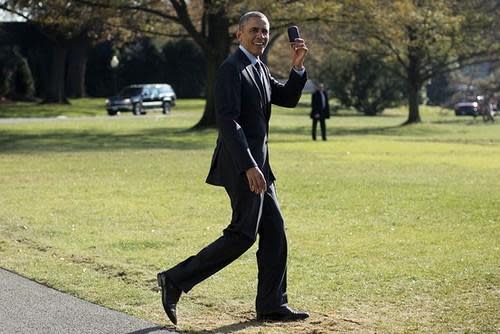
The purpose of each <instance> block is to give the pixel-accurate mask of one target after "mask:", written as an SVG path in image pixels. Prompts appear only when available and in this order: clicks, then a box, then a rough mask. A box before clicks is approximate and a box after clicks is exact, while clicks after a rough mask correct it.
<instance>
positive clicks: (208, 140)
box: [0, 128, 215, 153]
mask: <svg viewBox="0 0 500 334" xmlns="http://www.w3.org/2000/svg"><path fill="white" fill-rule="evenodd" d="M214 144H215V138H214V130H210V129H208V130H200V131H187V130H185V129H183V128H182V129H181V128H179V129H175V128H174V129H172V128H168V129H163V128H155V129H146V130H141V131H137V132H127V133H117V132H107V131H102V130H97V129H92V130H90V129H89V130H80V129H74V130H73V129H63V130H50V131H43V132H33V131H30V132H27V131H23V132H18V131H11V130H1V129H0V152H1V153H7V152H9V153H31V152H33V151H36V152H75V151H114V150H129V149H130V150H141V149H144V150H147V149H173V150H201V149H206V148H210V147H213V146H214Z"/></svg>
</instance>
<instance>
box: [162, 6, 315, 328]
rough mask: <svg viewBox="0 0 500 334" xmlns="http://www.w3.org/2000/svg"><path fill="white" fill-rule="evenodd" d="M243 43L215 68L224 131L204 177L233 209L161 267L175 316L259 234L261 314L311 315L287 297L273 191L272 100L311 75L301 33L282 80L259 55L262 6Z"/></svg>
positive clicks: (283, 244)
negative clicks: (216, 232) (221, 226)
mask: <svg viewBox="0 0 500 334" xmlns="http://www.w3.org/2000/svg"><path fill="white" fill-rule="evenodd" d="M237 37H238V40H239V42H240V46H239V48H238V49H237V50H236V52H234V53H233V54H232V55H231V56H229V57H228V58H227V59H226V60H225V61H224V62H223V64H222V65H221V66H220V68H219V70H218V72H217V79H216V87H215V108H216V119H217V127H218V129H219V136H218V138H217V145H216V147H215V151H214V155H213V158H212V164H211V167H210V172H209V174H208V177H207V183H209V184H213V185H217V186H223V187H224V188H225V190H226V192H227V194H228V195H229V198H230V201H231V208H232V210H233V214H232V219H231V223H230V224H229V226H227V228H226V229H225V230H224V232H223V235H222V236H221V237H220V238H219V239H217V240H215V241H214V242H213V243H211V244H210V245H208V246H207V247H205V248H204V249H202V250H201V251H200V252H199V253H198V254H197V255H195V256H191V257H189V258H188V259H186V260H185V261H183V262H181V263H179V264H178V265H176V266H174V267H173V268H171V269H169V270H166V271H163V272H160V273H159V274H158V284H159V286H160V287H161V290H162V302H163V307H164V309H165V312H166V313H167V315H168V317H169V318H170V320H171V321H172V322H173V323H174V324H176V323H177V315H176V304H177V302H178V300H179V298H180V296H181V294H182V292H185V293H187V292H188V291H189V290H191V288H193V287H194V286H195V285H196V284H198V283H200V282H201V281H203V280H204V279H206V278H207V277H209V276H211V275H212V274H214V273H216V272H217V271H219V270H221V269H222V268H224V267H225V266H226V265H228V264H229V263H231V262H232V261H234V260H235V259H237V258H238V257H239V256H240V255H242V254H243V253H244V252H245V251H246V250H247V249H249V248H250V247H251V246H252V244H253V243H254V242H255V241H256V239H257V235H259V250H258V252H257V264H258V270H259V274H258V287H257V298H256V310H257V319H259V320H268V321H290V320H300V319H305V318H307V317H308V316H309V315H308V314H307V313H305V312H298V311H295V310H293V309H292V308H290V307H289V306H288V304H287V302H288V301H287V294H286V267H287V266H286V259H287V241H286V236H285V228H284V221H283V217H282V215H281V211H280V208H279V205H278V201H277V198H276V192H275V188H274V180H275V178H274V175H273V173H272V171H271V166H270V164H269V153H268V147H267V141H268V129H269V118H270V116H271V104H277V105H280V106H284V107H295V106H296V105H297V103H298V101H299V99H300V96H301V92H302V88H303V87H304V84H305V82H306V79H307V76H306V73H305V68H304V58H305V55H306V53H307V47H306V45H305V43H304V40H302V39H299V38H298V39H296V40H295V42H293V43H291V54H292V56H291V58H292V66H293V69H292V70H291V71H290V76H289V79H288V81H287V83H286V84H284V85H283V84H280V83H278V82H277V81H276V80H275V79H274V78H273V77H271V75H270V73H269V69H268V68H267V66H266V65H265V64H263V63H262V62H261V61H260V59H259V57H260V56H261V55H262V54H263V52H264V49H265V48H266V46H267V43H268V41H269V21H268V19H267V18H266V16H265V15H264V14H262V13H260V12H249V13H246V14H244V15H243V16H242V17H241V18H240V23H239V28H238V32H237Z"/></svg>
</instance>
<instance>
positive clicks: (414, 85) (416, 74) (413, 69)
mask: <svg viewBox="0 0 500 334" xmlns="http://www.w3.org/2000/svg"><path fill="white" fill-rule="evenodd" d="M407 30H408V38H409V40H410V41H412V42H413V43H410V46H409V47H408V68H407V80H408V108H409V112H408V119H407V120H406V122H404V123H403V125H408V124H414V123H420V122H421V121H422V120H421V119H420V113H419V110H418V104H419V102H420V101H419V100H420V99H419V97H420V89H421V88H422V79H421V76H420V64H421V60H422V58H423V57H424V52H423V50H422V49H421V48H420V47H419V46H418V43H416V42H415V41H417V31H416V29H415V28H414V27H412V26H408V27H407Z"/></svg>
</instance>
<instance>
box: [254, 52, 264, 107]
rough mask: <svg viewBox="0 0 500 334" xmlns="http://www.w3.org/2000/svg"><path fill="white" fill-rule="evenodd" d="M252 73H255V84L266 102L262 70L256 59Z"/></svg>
mask: <svg viewBox="0 0 500 334" xmlns="http://www.w3.org/2000/svg"><path fill="white" fill-rule="evenodd" d="M254 70H255V71H254V74H255V75H256V77H255V79H256V81H257V84H258V86H259V90H260V92H261V93H262V97H263V98H264V102H267V94H266V90H265V88H264V87H265V85H264V71H263V70H262V66H261V65H260V62H259V61H257V62H256V63H255V65H254Z"/></svg>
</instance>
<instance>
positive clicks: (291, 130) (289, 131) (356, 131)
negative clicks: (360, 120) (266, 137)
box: [270, 125, 429, 137]
mask: <svg viewBox="0 0 500 334" xmlns="http://www.w3.org/2000/svg"><path fill="white" fill-rule="evenodd" d="M401 129H403V130H401ZM270 132H271V137H272V134H273V133H279V134H284V135H307V136H310V135H311V127H310V126H296V127H279V126H278V127H273V128H272V129H271V131H270ZM415 132H416V131H406V128H404V127H402V126H399V125H397V126H385V127H381V126H379V127H356V128H354V127H342V128H340V127H333V126H330V127H328V126H327V134H328V135H331V136H337V137H338V136H354V135H355V136H370V135H391V136H394V135H397V136H404V135H408V134H411V135H415ZM420 132H421V134H422V135H426V134H429V130H428V129H425V130H424V131H420ZM318 133H319V129H318Z"/></svg>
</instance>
